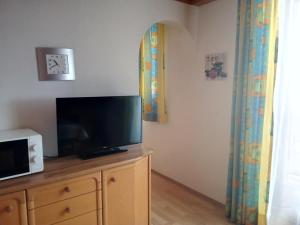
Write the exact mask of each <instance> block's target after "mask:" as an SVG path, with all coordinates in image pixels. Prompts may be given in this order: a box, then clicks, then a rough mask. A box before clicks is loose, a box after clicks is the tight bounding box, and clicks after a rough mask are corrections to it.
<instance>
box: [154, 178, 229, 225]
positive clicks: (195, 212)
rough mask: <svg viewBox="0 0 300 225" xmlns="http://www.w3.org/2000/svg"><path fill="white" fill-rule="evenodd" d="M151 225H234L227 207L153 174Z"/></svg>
mask: <svg viewBox="0 0 300 225" xmlns="http://www.w3.org/2000/svg"><path fill="white" fill-rule="evenodd" d="M152 225H232V223H230V222H228V219H227V218H226V217H225V216H224V207H223V206H222V205H221V204H218V203H215V202H213V201H212V200H209V199H206V198H204V197H200V196H198V195H196V194H194V193H192V192H191V191H188V190H187V189H185V188H183V187H182V186H180V185H178V184H176V183H174V182H172V181H170V180H168V179H166V178H164V177H162V176H160V175H157V174H156V173H152Z"/></svg>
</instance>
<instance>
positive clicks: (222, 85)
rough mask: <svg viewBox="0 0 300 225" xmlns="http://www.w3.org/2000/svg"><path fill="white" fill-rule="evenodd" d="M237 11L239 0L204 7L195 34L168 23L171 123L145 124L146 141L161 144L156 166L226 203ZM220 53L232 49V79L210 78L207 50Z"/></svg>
mask: <svg viewBox="0 0 300 225" xmlns="http://www.w3.org/2000/svg"><path fill="white" fill-rule="evenodd" d="M236 10H237V7H236V0H230V1H228V0H218V1H216V2H213V3H210V4H207V5H204V6H201V7H200V8H199V9H197V11H198V12H197V13H198V16H197V21H196V22H195V21H194V22H193V23H189V26H191V28H190V29H191V31H192V34H194V35H193V37H191V36H190V34H189V33H188V32H187V31H185V30H184V29H179V28H178V27H177V26H172V25H167V27H168V51H167V69H168V72H167V84H168V87H167V107H168V111H169V123H168V124H166V125H158V124H155V123H149V122H145V123H144V125H145V129H144V145H145V146H149V147H153V148H154V149H155V152H154V155H153V168H154V170H156V171H158V172H160V173H162V174H164V175H166V176H169V177H171V178H173V179H175V180H177V181H179V182H181V183H183V184H185V185H187V186H189V187H190V188H192V189H194V190H196V191H198V192H200V193H203V194H205V195H207V196H209V197H211V198H213V199H215V200H217V201H219V202H221V203H224V202H225V193H226V178H227V163H228V157H229V145H230V117H231V96H232V78H233V69H234V68H233V67H234V53H235V35H236V32H235V30H236ZM193 40H194V42H193ZM217 52H225V53H226V54H227V62H226V63H227V68H226V70H227V72H228V75H229V78H228V79H227V80H223V81H207V80H206V78H205V76H204V72H203V71H204V57H205V54H207V53H217Z"/></svg>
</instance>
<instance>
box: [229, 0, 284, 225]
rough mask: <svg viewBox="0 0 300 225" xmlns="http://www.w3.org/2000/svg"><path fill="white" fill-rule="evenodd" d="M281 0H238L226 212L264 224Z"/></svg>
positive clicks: (245, 222)
mask: <svg viewBox="0 0 300 225" xmlns="http://www.w3.org/2000/svg"><path fill="white" fill-rule="evenodd" d="M277 14H278V12H277V0H238V27H237V46H236V60H235V61H236V62H235V63H236V64H235V77H234V93H233V110H232V127H231V153H230V160H229V166H228V182H227V201H226V214H227V216H228V217H229V218H230V220H231V221H232V222H234V223H236V224H239V225H257V224H259V225H264V224H265V222H266V211H267V204H268V182H269V174H270V171H269V168H270V162H271V160H270V159H271V153H272V137H271V126H272V106H273V90H274V78H275V61H274V59H275V53H276V47H275V45H276V34H277Z"/></svg>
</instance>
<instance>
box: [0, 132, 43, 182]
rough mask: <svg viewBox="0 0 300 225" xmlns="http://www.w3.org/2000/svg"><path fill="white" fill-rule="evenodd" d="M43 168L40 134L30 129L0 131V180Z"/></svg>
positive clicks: (39, 170) (35, 171)
mask: <svg viewBox="0 0 300 225" xmlns="http://www.w3.org/2000/svg"><path fill="white" fill-rule="evenodd" d="M43 170H44V160H43V143H42V136H41V135H40V134H38V133H37V132H35V131H33V130H31V129H18V130H8V131H0V180H6V179H10V178H15V177H19V176H24V175H28V174H33V173H37V172H41V171H43Z"/></svg>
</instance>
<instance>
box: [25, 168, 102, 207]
mask: <svg viewBox="0 0 300 225" xmlns="http://www.w3.org/2000/svg"><path fill="white" fill-rule="evenodd" d="M100 189H101V176H100V172H99V173H96V174H92V175H88V176H83V177H79V178H76V179H71V180H66V181H61V182H56V183H54V184H49V185H44V186H39V187H36V188H32V189H28V190H27V198H28V200H27V201H28V208H29V209H34V208H38V207H41V206H44V205H48V204H50V203H54V202H58V201H61V200H65V199H69V198H73V197H76V196H79V195H82V194H86V193H89V192H93V191H96V190H100Z"/></svg>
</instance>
